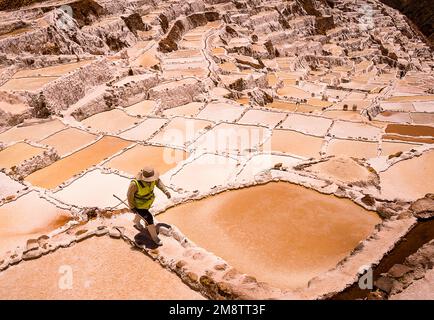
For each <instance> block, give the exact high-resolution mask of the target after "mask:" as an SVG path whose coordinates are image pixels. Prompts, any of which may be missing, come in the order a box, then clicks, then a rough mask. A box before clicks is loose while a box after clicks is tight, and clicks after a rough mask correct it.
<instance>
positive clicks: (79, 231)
mask: <svg viewBox="0 0 434 320" xmlns="http://www.w3.org/2000/svg"><path fill="white" fill-rule="evenodd" d="M86 232H87V229H81V230H78V231H76V232H75V235H76V236H80V235H82V234H85V233H86Z"/></svg>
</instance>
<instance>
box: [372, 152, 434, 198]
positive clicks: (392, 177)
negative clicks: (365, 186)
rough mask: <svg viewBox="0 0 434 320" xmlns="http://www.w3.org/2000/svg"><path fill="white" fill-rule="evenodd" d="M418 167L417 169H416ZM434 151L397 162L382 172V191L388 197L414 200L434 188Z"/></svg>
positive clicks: (431, 191)
mask: <svg viewBox="0 0 434 320" xmlns="http://www.w3.org/2000/svg"><path fill="white" fill-rule="evenodd" d="M415 168H417V170H415ZM432 177H434V151H428V152H425V153H424V154H423V155H421V156H420V157H414V158H412V159H408V160H403V161H399V162H397V163H395V164H394V165H393V166H391V167H390V168H389V169H387V170H386V171H384V172H381V173H380V181H381V184H380V186H381V193H382V195H383V196H384V197H386V198H388V199H404V200H408V201H414V200H416V199H419V198H422V197H424V196H425V194H427V193H433V190H434V179H432Z"/></svg>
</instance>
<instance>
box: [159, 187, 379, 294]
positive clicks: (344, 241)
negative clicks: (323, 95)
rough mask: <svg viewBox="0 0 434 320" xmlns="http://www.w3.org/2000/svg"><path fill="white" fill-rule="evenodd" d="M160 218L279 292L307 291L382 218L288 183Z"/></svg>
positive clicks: (222, 196)
mask: <svg viewBox="0 0 434 320" xmlns="http://www.w3.org/2000/svg"><path fill="white" fill-rule="evenodd" d="M158 217H159V219H160V220H162V221H164V222H166V223H169V224H174V225H176V226H177V227H179V228H180V230H182V231H183V232H184V233H185V234H186V236H187V237H189V238H190V239H191V240H192V241H194V242H195V243H197V244H198V245H200V246H202V247H204V248H206V249H207V250H209V251H211V252H214V253H215V254H217V255H218V256H221V257H222V258H223V259H225V260H226V261H228V262H229V263H230V264H231V265H232V266H234V267H236V268H237V269H238V270H239V271H241V272H244V273H247V274H249V275H252V276H255V277H257V279H258V280H260V281H266V282H268V283H271V284H273V285H275V286H277V287H280V288H295V287H299V286H304V285H306V284H307V281H309V280H310V279H311V278H312V277H314V276H317V275H319V274H321V273H322V272H325V271H327V270H328V269H330V268H333V267H334V266H335V265H336V264H337V263H338V262H339V261H340V260H341V259H343V258H344V257H345V256H346V255H347V254H349V253H350V251H351V250H352V249H353V248H354V247H355V246H356V245H357V244H358V243H359V241H361V240H363V239H364V238H366V237H367V236H368V235H369V234H370V233H371V232H372V231H373V228H374V226H375V225H376V224H377V223H379V222H380V221H381V220H380V218H379V217H378V216H377V215H376V214H375V213H373V212H369V211H366V210H364V209H363V208H361V207H359V206H358V205H356V204H354V203H353V202H351V201H350V200H346V199H339V198H336V197H334V196H329V195H324V194H321V193H318V192H316V191H313V190H310V189H306V188H304V187H301V186H297V185H294V184H289V183H284V182H278V183H268V184H266V185H261V186H256V187H251V188H245V189H239V190H235V191H228V192H224V193H221V194H218V195H216V196H212V197H209V198H206V199H204V200H200V201H194V202H189V203H186V204H183V205H180V206H177V207H175V208H172V209H169V210H168V211H166V212H165V213H163V214H161V215H159V216H158ZM216 239H218V240H216Z"/></svg>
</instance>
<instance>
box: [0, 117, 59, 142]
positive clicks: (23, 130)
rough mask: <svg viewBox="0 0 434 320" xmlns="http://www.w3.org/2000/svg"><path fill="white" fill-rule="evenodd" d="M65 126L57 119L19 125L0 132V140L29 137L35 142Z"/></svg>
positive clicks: (15, 139) (8, 140)
mask: <svg viewBox="0 0 434 320" xmlns="http://www.w3.org/2000/svg"><path fill="white" fill-rule="evenodd" d="M65 128H66V126H65V125H64V124H63V123H62V122H61V121H60V120H57V119H55V120H51V121H47V122H43V123H37V124H33V125H21V126H16V127H13V128H11V129H9V130H7V131H5V132H3V133H0V141H2V142H6V143H9V142H14V141H19V140H24V139H29V140H31V141H35V142H36V141H39V140H41V139H43V138H45V137H48V136H49V135H51V134H53V133H55V132H57V131H60V130H62V129H65Z"/></svg>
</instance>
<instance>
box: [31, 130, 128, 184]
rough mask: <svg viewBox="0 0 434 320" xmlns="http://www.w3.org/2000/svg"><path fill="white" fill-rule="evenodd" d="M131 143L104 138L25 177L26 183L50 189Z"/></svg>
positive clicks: (108, 137)
mask: <svg viewBox="0 0 434 320" xmlns="http://www.w3.org/2000/svg"><path fill="white" fill-rule="evenodd" d="M129 145H131V142H128V141H125V140H122V139H119V138H115V137H110V136H106V137H103V138H102V139H101V140H98V141H97V142H95V143H94V144H92V145H90V146H89V147H86V148H84V149H82V150H80V151H77V152H75V153H73V154H72V155H70V156H68V157H65V158H63V159H61V160H58V161H56V162H55V163H53V164H52V165H50V166H48V167H46V168H43V169H41V170H38V171H36V172H34V173H32V174H31V175H29V176H27V178H26V179H25V180H26V181H28V182H30V183H31V184H33V185H36V186H39V187H42V188H46V189H52V188H55V187H57V186H58V185H60V184H61V183H62V182H64V181H66V180H68V179H70V178H72V177H73V176H74V175H76V174H78V173H80V172H81V171H83V170H85V169H87V168H89V167H91V166H92V165H95V164H97V163H99V162H101V161H102V160H103V159H105V158H107V157H109V156H111V155H113V154H115V153H116V152H118V151H120V150H122V149H123V148H126V147H128V146H129Z"/></svg>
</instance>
